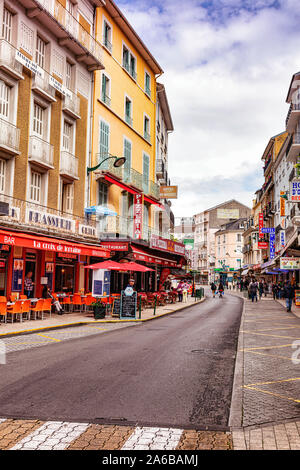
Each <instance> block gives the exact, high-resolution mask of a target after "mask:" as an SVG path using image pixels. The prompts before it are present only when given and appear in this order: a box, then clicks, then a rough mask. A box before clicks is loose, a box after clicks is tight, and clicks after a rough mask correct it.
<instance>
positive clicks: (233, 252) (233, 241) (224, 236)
mask: <svg viewBox="0 0 300 470" xmlns="http://www.w3.org/2000/svg"><path fill="white" fill-rule="evenodd" d="M246 220H247V219H246V218H241V219H238V220H235V221H234V222H230V223H228V224H224V225H222V226H221V228H220V230H218V231H217V232H216V233H215V253H216V264H215V266H216V268H215V269H216V275H218V273H223V274H225V273H227V275H230V272H231V273H233V272H238V271H239V270H241V269H242V266H243V233H244V224H245V222H246Z"/></svg>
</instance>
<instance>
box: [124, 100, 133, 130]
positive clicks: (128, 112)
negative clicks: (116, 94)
mask: <svg viewBox="0 0 300 470" xmlns="http://www.w3.org/2000/svg"><path fill="white" fill-rule="evenodd" d="M131 116H132V102H131V100H130V98H128V97H127V96H126V98H125V121H126V122H127V124H129V125H130V126H132V117H131Z"/></svg>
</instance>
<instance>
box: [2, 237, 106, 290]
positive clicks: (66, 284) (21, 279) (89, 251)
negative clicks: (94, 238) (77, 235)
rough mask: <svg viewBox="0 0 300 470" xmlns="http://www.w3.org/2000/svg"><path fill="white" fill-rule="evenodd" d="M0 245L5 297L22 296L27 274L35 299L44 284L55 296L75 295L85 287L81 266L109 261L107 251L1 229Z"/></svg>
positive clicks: (97, 247) (94, 246) (96, 247)
mask: <svg viewBox="0 0 300 470" xmlns="http://www.w3.org/2000/svg"><path fill="white" fill-rule="evenodd" d="M0 244H1V246H2V247H3V246H5V247H6V248H5V249H4V250H1V253H0V263H1V262H2V263H3V264H2V265H1V264H0V267H1V268H0V269H1V270H2V271H0V292H4V293H5V294H4V295H6V296H7V297H9V296H10V294H11V293H12V292H16V293H23V292H24V283H25V277H26V276H28V274H29V273H31V274H30V276H31V280H32V282H33V293H32V295H33V296H35V297H40V296H41V294H42V289H43V285H44V284H45V281H46V282H47V284H48V286H49V288H50V289H51V290H53V291H55V292H77V291H78V290H79V289H80V288H84V286H85V284H86V279H85V275H86V274H85V271H84V269H83V267H84V264H85V263H88V262H89V260H90V258H94V259H97V260H98V261H99V260H103V258H104V259H106V258H109V257H110V251H109V250H106V249H102V248H100V247H99V246H96V245H86V244H83V243H75V242H68V241H66V240H61V239H56V238H50V237H42V236H39V235H34V234H33V235H31V234H28V233H23V232H12V231H10V232H8V231H6V230H2V229H0ZM4 253H6V254H4ZM1 260H2V261H1Z"/></svg>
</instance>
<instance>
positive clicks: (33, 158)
mask: <svg viewBox="0 0 300 470" xmlns="http://www.w3.org/2000/svg"><path fill="white" fill-rule="evenodd" d="M28 161H29V162H30V163H35V164H36V165H38V166H40V167H41V168H44V169H46V170H49V169H53V168H54V166H53V145H51V144H49V142H46V141H45V140H42V139H40V138H39V137H37V136H35V135H32V136H30V137H29V150H28Z"/></svg>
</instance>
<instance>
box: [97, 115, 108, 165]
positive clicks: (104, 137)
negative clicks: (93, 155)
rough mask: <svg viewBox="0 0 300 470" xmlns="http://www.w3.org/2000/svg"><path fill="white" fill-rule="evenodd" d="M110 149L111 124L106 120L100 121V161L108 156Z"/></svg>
mask: <svg viewBox="0 0 300 470" xmlns="http://www.w3.org/2000/svg"><path fill="white" fill-rule="evenodd" d="M108 151H109V125H108V124H106V123H105V122H103V121H101V122H100V142H99V153H100V161H102V160H104V159H105V158H107V157H108V155H107V154H108Z"/></svg>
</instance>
